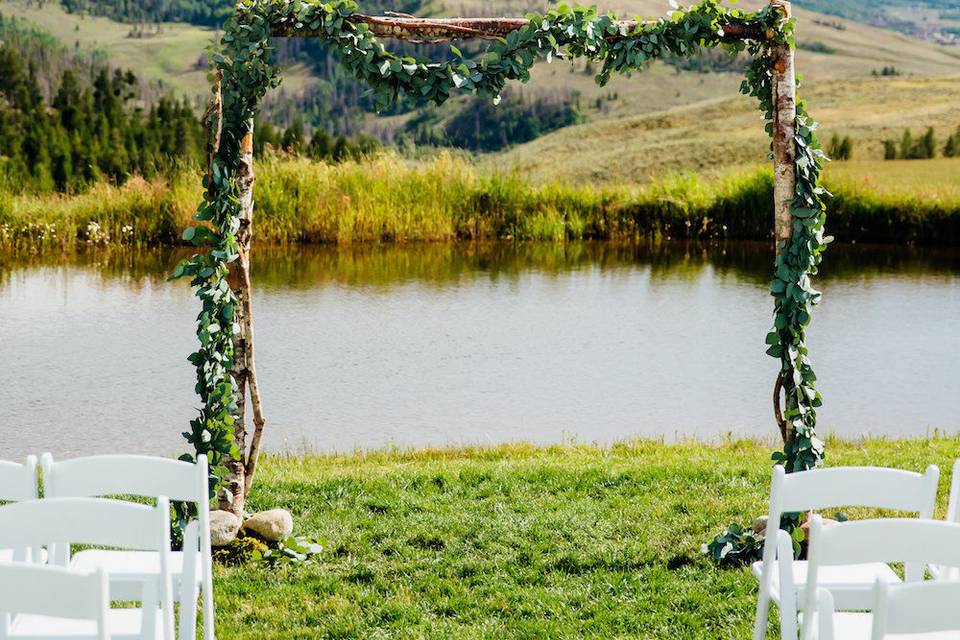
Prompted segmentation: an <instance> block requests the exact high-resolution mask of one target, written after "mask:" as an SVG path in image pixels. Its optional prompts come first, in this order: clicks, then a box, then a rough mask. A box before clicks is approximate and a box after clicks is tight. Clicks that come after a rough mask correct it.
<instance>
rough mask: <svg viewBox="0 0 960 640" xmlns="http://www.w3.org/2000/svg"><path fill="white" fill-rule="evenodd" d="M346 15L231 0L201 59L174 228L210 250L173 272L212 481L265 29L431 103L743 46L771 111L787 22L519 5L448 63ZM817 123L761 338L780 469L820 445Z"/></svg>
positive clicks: (275, 79) (268, 81)
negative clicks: (812, 347) (307, 43)
mask: <svg viewBox="0 0 960 640" xmlns="http://www.w3.org/2000/svg"><path fill="white" fill-rule="evenodd" d="M357 16H358V13H357V5H356V3H355V2H353V0H330V1H329V2H321V1H316V0H241V2H240V3H239V4H238V6H237V12H236V15H235V16H234V17H233V18H231V19H230V20H228V21H227V23H226V24H225V25H224V35H223V37H222V39H221V41H220V46H219V47H218V48H217V49H216V50H215V51H214V52H213V53H212V55H211V60H212V63H213V65H214V66H215V68H216V74H212V75H211V81H214V80H215V89H214V92H215V94H216V96H217V98H216V99H215V102H216V104H217V108H216V109H214V110H212V112H211V113H210V119H209V121H208V122H207V127H208V131H216V132H217V135H212V136H211V138H212V141H211V145H210V146H211V149H210V154H211V158H210V168H209V171H208V175H207V176H206V177H205V179H204V187H205V189H206V192H205V194H204V198H203V201H202V203H201V204H200V206H199V209H198V211H197V214H196V219H197V220H198V221H199V222H200V224H199V225H198V226H195V227H192V228H190V229H187V231H186V232H185V234H184V237H185V238H186V239H187V240H190V241H192V242H193V243H194V244H195V245H197V246H201V245H202V246H205V247H207V248H208V250H207V251H206V252H205V253H199V254H197V255H194V256H193V257H192V258H190V259H187V260H184V261H183V262H181V263H180V264H179V265H178V266H177V268H176V271H175V272H174V274H173V277H182V276H190V277H191V278H192V284H193V286H194V287H195V288H196V294H197V296H198V297H199V298H200V299H201V301H202V311H201V313H200V315H199V316H198V319H197V337H198V340H199V342H200V347H199V349H198V350H197V351H196V352H195V353H193V354H192V355H191V356H190V361H191V362H192V363H193V364H194V365H195V366H196V369H197V385H196V390H197V393H198V394H199V396H200V399H201V402H202V404H203V406H202V407H201V408H200V412H199V415H198V416H197V417H196V418H195V419H194V420H193V421H192V422H191V428H190V431H188V432H186V433H185V434H184V435H185V437H186V438H187V440H188V441H189V442H190V443H191V444H192V445H193V447H194V449H195V450H196V453H197V454H200V453H206V454H207V455H208V457H209V458H210V460H211V462H212V466H213V468H214V469H215V471H216V474H217V475H218V476H219V477H222V476H223V474H224V473H225V467H224V464H225V462H226V461H227V460H229V459H231V458H234V459H235V458H236V457H237V456H238V455H241V454H242V452H238V451H237V450H236V449H237V447H236V445H235V444H234V440H233V424H234V418H233V412H234V411H235V410H236V406H237V403H236V399H235V385H234V382H233V380H232V379H231V376H230V368H231V366H232V364H233V348H234V346H233V341H232V338H233V336H234V335H235V334H236V333H237V331H238V327H237V325H236V322H235V310H236V308H237V307H236V305H237V299H236V297H235V296H234V294H233V292H232V290H231V287H230V286H229V284H228V281H227V277H228V274H229V272H230V263H232V262H234V261H235V260H237V259H238V242H237V232H238V229H239V225H240V222H239V215H240V206H241V205H240V200H239V197H240V185H239V179H240V172H239V170H240V167H241V141H242V140H243V139H244V137H245V136H246V135H247V134H248V133H249V131H250V126H251V124H250V123H251V122H252V121H253V117H254V115H255V114H256V113H257V111H258V108H259V104H260V101H261V99H262V98H263V96H264V95H265V93H266V92H267V90H268V89H270V88H275V87H277V86H278V85H279V83H280V75H279V71H278V70H277V68H276V67H274V66H273V65H272V64H271V62H270V53H271V47H270V44H269V38H270V36H271V33H277V32H282V33H287V34H291V35H310V36H313V37H317V38H320V39H321V40H323V41H325V42H327V43H328V44H329V45H331V46H332V47H333V48H334V49H335V50H336V52H337V54H338V56H339V58H340V61H341V62H342V64H344V65H345V66H346V67H347V68H348V69H349V70H350V71H351V72H352V73H353V75H354V76H356V77H357V78H358V79H359V80H361V81H363V82H364V83H366V84H367V85H368V86H369V87H370V89H371V91H372V93H373V96H374V97H375V100H376V104H377V105H378V108H384V107H386V106H388V105H389V104H390V103H391V102H393V101H396V100H399V99H402V98H404V97H409V98H412V99H414V100H416V101H420V102H430V103H434V104H441V103H443V102H445V101H446V100H447V99H448V98H450V96H451V95H454V94H457V93H473V94H476V95H479V96H482V97H486V98H489V99H491V100H494V101H498V100H499V97H500V94H501V92H502V91H503V89H504V87H505V86H506V83H507V82H508V81H510V80H519V81H521V82H525V81H527V80H528V79H529V77H530V75H529V74H530V68H531V67H532V66H533V65H534V64H535V63H536V62H538V61H541V60H545V61H547V62H550V61H551V60H553V59H555V58H556V59H569V58H576V57H584V58H588V59H590V60H593V61H597V62H600V63H601V67H600V71H599V73H598V74H597V77H596V80H597V82H598V83H599V84H601V85H602V84H604V83H606V82H607V81H608V80H609V79H610V77H611V75H612V74H613V73H621V74H627V75H629V74H630V73H632V72H634V71H642V70H644V69H645V68H646V67H647V66H648V64H649V63H650V62H651V61H652V60H656V59H658V58H662V57H665V56H690V55H693V54H696V53H697V52H699V51H700V50H701V49H702V48H704V47H716V46H724V47H726V48H728V49H730V50H732V51H742V50H744V49H747V50H748V51H749V53H750V54H752V55H753V56H754V63H753V64H752V65H751V67H750V71H749V73H748V74H747V80H746V82H745V92H747V93H749V94H751V95H754V96H756V97H757V98H759V100H760V103H761V108H762V109H763V110H764V111H765V112H766V113H767V116H768V119H769V117H770V81H769V75H768V74H769V71H768V70H767V69H768V67H766V66H764V65H767V64H768V60H766V57H765V56H766V55H767V54H766V51H767V44H769V43H770V42H784V41H786V39H788V38H789V37H790V33H791V30H792V22H790V21H789V20H784V16H783V15H781V13H780V11H779V10H778V9H777V8H776V7H767V8H764V9H763V10H761V11H759V12H756V13H745V12H743V11H740V10H738V9H735V8H728V7H724V6H721V5H720V4H719V1H718V0H703V1H702V2H701V3H700V4H697V5H695V6H692V7H690V8H685V9H677V10H676V11H673V12H672V13H670V14H669V15H668V16H667V17H665V18H662V19H660V20H657V21H652V22H648V23H635V24H632V25H628V24H627V23H624V22H621V21H618V20H617V19H616V18H615V17H614V16H612V15H605V14H600V13H598V12H597V10H596V8H594V7H582V6H578V7H567V6H565V5H561V6H559V7H557V8H556V9H554V10H552V11H549V12H547V13H544V14H535V13H534V14H529V15H528V16H527V18H528V23H527V24H526V25H524V26H523V27H521V28H519V29H516V30H514V31H511V32H510V33H508V34H507V35H506V36H505V37H504V38H500V39H498V40H496V41H494V42H492V43H491V44H489V46H487V47H486V49H485V51H484V52H483V53H482V55H480V56H479V58H477V59H474V58H469V57H467V56H464V55H463V54H462V53H461V52H460V50H458V49H457V48H456V47H453V46H451V56H450V58H449V59H448V60H443V61H430V60H424V59H419V58H414V57H404V56H400V55H397V54H394V53H392V52H390V51H388V50H387V49H386V48H384V46H383V44H382V43H381V42H379V41H378V40H377V38H376V37H375V36H374V35H373V33H372V32H371V30H370V28H369V27H368V26H367V25H366V24H364V23H363V21H362V20H357V19H355V18H356V17H357ZM744 22H747V23H750V24H752V25H754V26H755V27H756V28H757V33H760V34H763V36H764V37H763V38H758V39H756V40H751V41H749V42H745V41H744V40H743V39H731V38H728V37H726V34H725V31H724V29H725V28H731V26H732V24H733V23H737V24H742V23H744ZM761 40H763V41H762V42H761ZM814 129H815V125H814V123H813V122H812V121H810V120H809V118H808V116H806V114H805V113H803V114H802V115H798V131H799V132H800V134H799V135H798V136H797V144H798V147H800V146H802V154H801V159H802V160H803V165H802V166H801V165H800V163H799V162H798V169H797V177H798V188H797V202H796V203H795V204H794V208H793V215H794V240H793V241H792V242H791V245H790V247H788V248H787V250H786V251H783V252H781V255H780V257H779V258H778V260H777V279H776V280H775V281H774V284H773V293H774V296H775V297H776V320H775V324H776V330H775V331H774V332H772V333H771V334H770V336H768V342H769V341H770V340H772V339H773V338H775V339H776V343H775V344H772V346H771V349H770V351H769V352H770V353H771V355H774V356H777V357H780V358H781V363H782V369H783V371H784V373H785V374H786V379H788V380H789V384H788V386H787V395H788V398H789V400H788V414H787V415H788V416H789V417H790V418H789V419H790V420H792V422H793V425H794V430H795V433H796V434H797V435H796V437H795V438H794V439H793V440H792V441H791V442H790V443H788V445H787V447H786V450H785V452H784V453H783V454H778V456H779V457H778V458H777V459H778V460H781V461H783V462H786V463H787V465H788V468H789V469H790V470H793V469H800V468H809V467H812V466H814V465H815V464H816V463H817V462H818V460H819V458H820V456H821V453H822V444H820V443H819V441H818V440H816V439H815V436H814V434H813V429H814V426H815V412H814V411H813V408H814V407H815V406H817V405H818V404H819V402H820V398H819V395H817V394H816V392H815V390H814V389H813V381H814V379H815V378H814V376H813V372H812V369H810V366H809V362H808V360H807V352H806V347H805V346H804V328H805V327H806V325H807V323H808V322H809V317H810V307H811V306H812V305H813V304H815V303H816V300H817V297H818V295H819V294H817V293H816V292H815V291H813V290H812V289H811V288H810V285H809V277H810V275H811V274H813V273H815V272H816V265H817V263H818V262H819V255H820V251H821V250H822V248H823V244H824V243H825V240H824V239H823V237H822V231H823V220H824V217H825V216H824V208H823V203H822V200H821V197H820V196H821V195H822V191H821V190H820V188H819V186H818V178H819V172H820V167H821V165H822V160H823V156H822V153H820V152H819V146H818V145H817V143H816V140H815V137H814V133H813V131H814ZM768 130H769V126H768ZM771 336H772V337H771ZM186 457H187V458H189V457H190V456H189V455H187V456H186Z"/></svg>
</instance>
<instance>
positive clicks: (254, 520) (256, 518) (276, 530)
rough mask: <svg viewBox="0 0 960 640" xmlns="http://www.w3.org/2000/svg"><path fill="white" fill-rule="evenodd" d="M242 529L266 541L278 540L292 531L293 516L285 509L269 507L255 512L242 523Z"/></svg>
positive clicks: (286, 536)
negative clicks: (267, 509) (260, 511)
mask: <svg viewBox="0 0 960 640" xmlns="http://www.w3.org/2000/svg"><path fill="white" fill-rule="evenodd" d="M243 530H244V531H249V532H250V533H252V534H254V535H257V536H259V537H261V538H263V539H264V540H266V541H268V542H280V541H281V540H286V539H287V538H288V537H290V534H292V533H293V516H291V515H290V512H289V511H287V510H286V509H271V510H270V511H264V512H262V513H256V514H254V515H252V516H250V518H248V519H247V521H246V522H244V523H243Z"/></svg>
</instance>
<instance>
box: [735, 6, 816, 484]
mask: <svg viewBox="0 0 960 640" xmlns="http://www.w3.org/2000/svg"><path fill="white" fill-rule="evenodd" d="M788 24H789V27H788V29H787V30H785V31H784V36H785V37H786V38H787V39H788V43H789V44H791V45H792V44H793V42H792V26H793V24H792V22H791V23H788ZM772 63H773V61H772V59H771V56H770V52H769V51H768V50H765V51H763V52H761V53H760V54H759V55H757V56H755V57H754V59H753V61H752V62H751V64H750V67H749V68H748V70H747V74H746V79H745V80H744V81H743V84H742V85H741V87H740V90H741V92H742V93H744V94H747V95H751V96H754V97H756V98H757V99H758V100H759V102H760V110H761V111H763V113H764V118H765V119H766V120H767V131H768V133H771V134H772V131H773V125H772V120H773V109H774V105H773V84H772V76H771V74H772V71H771V69H772ZM816 130H817V123H816V122H815V121H814V120H813V118H811V117H810V115H809V114H808V113H807V110H806V106H805V104H804V103H803V102H802V101H801V102H798V104H797V116H796V122H795V135H794V140H795V142H796V153H797V159H796V165H795V166H796V174H795V177H796V196H795V198H794V199H793V202H791V204H790V213H791V216H792V230H791V231H792V233H791V237H790V242H789V244H787V245H784V243H781V245H780V246H779V247H778V248H779V252H778V254H777V260H776V263H775V265H774V279H773V282H772V283H771V284H770V293H771V294H772V295H773V297H774V316H773V317H774V326H773V329H772V330H771V331H770V333H768V334H767V338H766V342H767V344H768V345H769V348H768V349H767V353H768V354H769V355H771V356H773V357H775V358H779V359H780V365H781V366H780V381H781V384H782V386H783V391H784V395H785V397H786V410H785V411H784V415H783V419H784V421H785V422H786V426H787V434H786V435H787V438H786V442H785V444H784V448H783V451H782V452H781V451H777V452H775V453H774V454H773V460H775V461H777V462H779V463H782V464H784V465H785V466H786V470H787V473H790V472H792V471H806V470H808V469H813V468H814V467H817V466H818V465H820V463H821V462H822V461H823V458H824V446H823V441H822V440H821V439H820V438H818V437H817V435H816V425H817V411H816V410H817V407H819V406H820V405H821V404H822V403H823V398H822V397H821V395H820V392H819V391H817V390H816V387H815V383H816V380H817V376H816V374H815V373H814V371H813V367H812V365H811V364H810V357H809V352H808V350H807V345H806V328H807V325H809V324H810V319H811V317H812V314H813V306H814V305H816V304H817V303H818V302H820V297H821V294H820V292H819V291H817V290H816V289H814V288H813V285H812V283H811V280H810V277H811V276H813V275H816V273H817V271H818V268H819V265H820V261H821V259H822V255H821V254H822V253H823V251H824V249H826V247H827V244H829V242H830V241H831V240H832V238H831V237H829V236H825V235H824V229H825V225H826V220H827V211H826V204H825V203H824V200H823V199H824V196H828V195H829V193H828V192H827V191H826V190H825V189H824V188H823V187H822V186H820V172H821V171H822V170H823V164H824V162H825V160H826V156H825V155H824V153H823V150H822V149H821V148H820V143H819V142H818V140H817V137H816V133H815V132H816Z"/></svg>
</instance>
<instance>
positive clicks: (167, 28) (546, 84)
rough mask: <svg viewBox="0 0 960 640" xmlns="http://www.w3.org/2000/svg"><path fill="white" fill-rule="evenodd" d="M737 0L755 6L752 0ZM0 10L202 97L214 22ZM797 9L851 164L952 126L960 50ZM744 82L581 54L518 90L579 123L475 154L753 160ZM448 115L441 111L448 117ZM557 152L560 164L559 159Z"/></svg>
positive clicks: (652, 164) (543, 69)
mask: <svg viewBox="0 0 960 640" xmlns="http://www.w3.org/2000/svg"><path fill="white" fill-rule="evenodd" d="M551 4H555V3H552V2H544V1H543V0H539V1H530V0H494V1H490V0H431V2H429V3H428V4H427V5H426V7H425V8H424V11H423V13H427V14H431V15H468V14H469V15H495V14H496V15H517V14H521V13H523V12H525V11H527V10H531V9H540V10H542V9H543V8H545V6H550V5H551ZM741 4H742V6H744V7H745V8H747V9H755V8H757V7H759V6H761V4H762V2H760V0H747V1H745V2H742V3H741ZM362 6H363V2H362V1H361V7H362ZM602 6H603V8H605V9H609V10H612V11H615V12H618V13H620V14H622V15H638V16H641V17H656V16H658V15H662V14H663V13H664V11H665V10H667V9H668V8H669V5H668V4H667V2H666V0H609V2H605V3H602ZM0 10H2V11H4V12H7V13H13V14H16V15H22V16H24V17H27V18H28V19H30V20H31V21H34V22H36V23H37V24H39V25H40V26H42V27H43V28H45V29H47V30H48V31H50V32H51V33H53V34H54V35H55V36H56V37H58V38H59V39H60V40H61V41H63V42H64V43H66V44H68V45H73V46H76V47H79V48H81V49H88V50H89V49H98V50H100V51H102V52H103V54H104V55H105V56H107V57H109V59H110V60H111V61H115V62H116V63H117V64H123V65H124V66H130V67H133V68H136V69H138V70H139V72H140V73H141V74H142V75H144V76H145V77H148V78H149V77H153V78H159V79H162V80H163V81H164V82H166V83H168V84H169V85H170V86H171V87H173V88H174V89H175V90H177V91H182V92H185V93H190V94H194V95H198V96H202V95H206V79H205V71H204V70H203V69H201V68H199V67H198V62H199V58H200V55H201V53H202V51H203V48H204V47H205V46H206V45H207V44H208V42H209V41H210V40H211V38H212V37H213V36H214V35H215V32H214V31H213V30H210V29H206V28H202V27H195V26H190V25H184V24H170V23H168V24H163V25H162V28H161V29H160V32H159V33H157V34H154V35H149V36H148V37H143V38H133V37H129V36H130V30H131V27H130V25H125V24H120V23H117V22H113V21H110V20H108V19H106V18H92V17H83V16H79V15H72V14H67V13H65V12H64V11H63V9H61V8H60V6H59V4H58V3H56V2H53V1H49V2H46V3H44V4H43V6H42V8H41V7H39V6H37V5H36V4H27V3H26V2H25V0H0ZM795 13H796V16H797V18H798V20H799V28H798V40H799V42H800V44H801V49H800V50H798V52H797V64H798V70H799V72H800V74H801V75H802V77H803V78H804V79H805V82H806V85H805V87H804V88H803V89H802V95H803V96H804V97H805V98H807V99H808V100H809V102H810V107H811V110H812V112H813V113H814V115H815V116H816V117H817V118H819V119H820V120H821V121H822V122H823V124H824V128H825V131H826V132H827V133H828V135H829V133H832V132H833V131H837V132H839V133H842V134H845V135H850V136H851V137H852V138H853V140H854V142H855V157H856V158H858V159H874V158H879V157H881V153H882V152H881V147H882V140H883V139H885V138H894V139H899V137H900V134H901V133H902V130H903V128H904V127H908V126H909V127H913V128H914V130H915V131H916V132H917V133H919V132H921V131H922V129H924V128H926V127H927V126H934V127H937V128H938V129H939V130H940V132H941V134H945V133H946V132H947V131H948V130H953V129H955V128H956V126H957V124H958V123H960V106H958V105H960V100H958V97H960V89H958V83H957V82H956V78H957V77H960V75H958V73H960V47H946V46H938V45H934V44H931V43H928V42H925V41H922V40H919V39H916V38H910V37H907V36H904V35H901V34H898V33H895V32H893V31H891V30H888V29H880V28H875V27H870V26H865V25H862V24H859V23H857V22H854V21H850V20H845V19H841V18H836V17H825V16H824V15H822V14H817V13H813V12H810V11H805V10H803V9H799V8H798V9H796V11H795ZM804 47H806V48H804ZM811 48H813V49H817V50H818V51H813V50H811ZM884 67H895V68H896V69H897V71H898V73H900V74H901V75H899V76H896V77H893V78H880V79H877V78H873V77H872V73H873V72H874V71H876V70H880V69H882V68H884ZM943 78H953V79H952V80H944V79H943ZM740 80H741V75H740V73H737V72H734V73H700V72H696V71H681V70H679V69H678V68H676V67H673V66H668V65H665V64H656V65H654V66H652V67H651V68H650V69H649V70H648V71H646V72H644V73H642V74H638V75H635V76H634V77H632V78H622V77H616V78H614V79H613V80H612V81H611V83H610V84H609V85H608V86H607V87H604V88H599V87H597V86H596V84H595V83H594V80H593V73H592V70H591V69H589V68H588V67H587V65H586V64H585V63H583V62H576V63H566V62H554V63H553V64H541V65H539V66H538V67H536V68H535V69H534V71H533V79H532V80H531V82H530V83H529V84H528V85H525V86H523V87H522V88H521V89H518V91H522V92H523V93H525V94H526V95H527V96H528V97H531V96H535V95H542V94H547V95H561V94H563V95H567V92H570V91H575V92H578V93H579V94H580V98H579V101H578V105H579V111H580V113H581V114H582V115H583V116H585V119H586V122H585V123H584V124H581V125H577V126H575V127H572V128H571V127H567V128H564V129H561V130H559V131H556V132H554V133H552V134H548V135H546V136H544V137H541V138H539V139H536V140H534V141H532V142H530V143H526V144H523V145H520V146H516V147H514V148H513V149H510V150H508V151H506V152H504V153H502V154H498V155H497V156H494V157H492V158H481V160H480V162H481V163H482V164H487V165H489V166H495V167H497V168H504V167H507V168H510V167H512V168H515V169H517V170H519V171H521V172H523V173H525V174H529V175H531V176H532V177H533V178H535V179H541V178H543V177H545V176H548V175H549V176H552V177H559V178H561V179H572V180H576V181H581V182H583V181H595V180H605V181H618V180H646V179H649V178H650V176H652V175H656V174H662V173H665V172H670V171H675V170H678V169H695V170H705V171H714V170H715V169H716V168H718V167H719V168H724V169H725V168H729V167H730V166H738V165H741V164H752V163H755V162H756V161H757V160H758V159H762V158H763V155H764V150H765V148H766V142H765V139H764V136H763V133H762V129H761V127H760V126H759V121H758V118H757V114H756V111H755V107H754V105H753V103H752V102H751V101H750V100H747V99H744V98H741V97H738V95H737V89H738V87H739V84H740ZM312 82H313V80H311V70H310V69H309V68H308V67H307V66H306V65H303V64H300V65H297V66H295V67H294V68H292V69H290V70H288V71H287V73H286V78H285V81H284V85H283V87H284V91H286V92H288V93H289V94H296V93H298V92H299V91H301V90H303V89H304V88H305V87H306V86H308V85H310V84H312ZM455 110H456V106H451V107H450V108H448V110H447V111H446V113H448V114H449V113H453V112H454V111H455ZM408 118H409V115H402V116H393V117H388V118H376V117H374V116H370V118H369V119H368V126H369V127H371V128H373V129H376V130H378V131H381V132H383V131H391V130H395V129H397V128H399V127H402V126H403V124H404V122H405V121H406V120H407V119H408ZM558 154H560V155H558ZM557 157H563V158H564V162H562V163H557V162H556V158H557Z"/></svg>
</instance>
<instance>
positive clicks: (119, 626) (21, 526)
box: [0, 498, 174, 640]
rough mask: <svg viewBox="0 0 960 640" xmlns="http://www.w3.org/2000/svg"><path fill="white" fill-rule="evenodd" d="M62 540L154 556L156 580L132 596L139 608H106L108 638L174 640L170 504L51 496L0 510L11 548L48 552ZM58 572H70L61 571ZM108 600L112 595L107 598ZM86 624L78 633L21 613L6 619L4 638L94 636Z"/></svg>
mask: <svg viewBox="0 0 960 640" xmlns="http://www.w3.org/2000/svg"><path fill="white" fill-rule="evenodd" d="M65 536H66V537H69V538H70V540H71V541H72V542H74V543H77V544H85V545H100V546H109V547H116V548H121V549H136V550H141V551H151V552H153V553H155V554H157V557H158V559H159V565H160V571H159V577H153V578H152V579H149V580H145V581H143V582H141V584H140V592H139V593H138V594H136V595H135V597H134V599H136V600H138V601H140V602H141V603H142V605H141V607H140V608H139V609H116V610H113V609H111V610H110V611H109V612H108V613H109V616H108V619H107V624H108V625H109V631H110V637H111V638H114V639H120V638H122V639H124V640H127V639H130V640H132V639H149V640H155V639H157V638H162V639H163V640H173V631H174V622H173V585H172V580H171V576H170V503H169V502H168V501H167V499H166V498H160V499H158V500H157V504H156V506H146V505H140V504H133V503H130V502H123V501H118V500H102V499H95V498H50V499H44V500H29V501H25V502H17V503H14V504H11V505H7V506H4V507H0V544H2V545H5V546H11V547H15V548H16V547H30V546H35V545H46V546H47V547H48V548H50V547H51V546H55V545H58V544H61V543H62V542H61V541H62V540H63V539H64V537H65ZM4 566H6V565H4ZM61 569H64V570H69V569H67V568H66V567H61ZM73 573H76V574H77V575H89V574H90V572H77V571H74V572H73ZM50 575H53V574H50ZM104 575H105V572H104ZM54 595H57V594H54ZM111 597H115V596H114V595H113V594H111ZM157 603H159V605H160V607H159V610H158V608H157ZM0 609H12V607H10V606H9V605H7V603H6V601H5V600H0ZM51 615H52V614H51ZM87 624H88V626H86V627H81V628H79V629H78V628H76V625H75V624H71V623H70V622H69V621H67V622H64V621H63V620H60V619H57V618H51V617H50V615H46V612H43V611H41V612H39V613H38V614H36V615H31V614H30V613H29V612H26V611H25V612H23V614H21V615H17V616H15V617H12V618H10V617H9V616H8V617H7V620H5V625H4V626H5V628H4V631H5V636H4V637H8V638H11V639H12V638H16V639H18V640H22V639H27V638H44V637H51V636H52V637H57V638H87V637H97V636H96V634H97V633H98V631H97V629H96V628H95V627H93V626H89V623H87ZM100 633H102V632H100Z"/></svg>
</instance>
